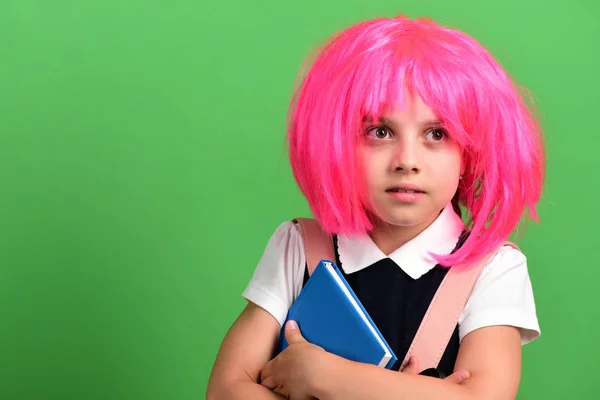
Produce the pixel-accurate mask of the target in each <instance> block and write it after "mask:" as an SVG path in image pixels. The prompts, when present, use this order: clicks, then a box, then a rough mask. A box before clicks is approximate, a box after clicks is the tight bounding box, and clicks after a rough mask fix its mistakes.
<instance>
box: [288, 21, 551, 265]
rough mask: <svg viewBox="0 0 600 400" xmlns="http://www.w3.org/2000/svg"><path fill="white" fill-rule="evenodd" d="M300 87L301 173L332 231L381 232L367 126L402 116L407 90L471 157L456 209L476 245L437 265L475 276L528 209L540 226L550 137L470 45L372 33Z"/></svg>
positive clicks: (450, 37) (404, 30)
mask: <svg viewBox="0 0 600 400" xmlns="http://www.w3.org/2000/svg"><path fill="white" fill-rule="evenodd" d="M302 78H303V79H302ZM299 83H300V84H299V87H298V89H297V91H296V92H295V93H294V96H293V98H292V102H291V105H290V110H289V116H288V140H289V156H290V162H291V167H292V172H293V174H294V177H295V179H296V181H297V183H298V186H299V188H300V190H301V191H302V193H303V194H304V196H305V197H306V199H307V201H308V203H309V205H310V207H311V210H312V212H313V214H314V216H315V218H316V219H317V220H318V221H319V222H320V224H321V225H322V226H323V228H324V229H325V230H326V231H328V232H330V233H337V234H348V235H352V234H363V233H366V232H368V231H369V230H370V229H371V228H372V220H370V217H369V213H368V211H367V209H368V207H367V205H368V202H369V199H368V198H367V195H366V188H365V184H364V179H363V177H362V173H361V168H360V166H359V165H358V163H357V146H358V143H359V142H358V138H359V134H360V127H361V125H362V119H363V117H364V116H366V115H372V116H379V115H381V114H382V113H383V112H384V111H385V109H386V107H395V106H399V105H400V106H401V104H402V94H403V92H404V90H403V89H404V88H409V89H410V90H412V91H414V92H415V93H416V94H417V95H418V96H420V97H421V99H422V100H423V102H424V103H425V104H427V105H428V106H429V107H430V108H431V109H432V110H433V111H434V113H435V114H436V115H437V116H438V117H439V118H440V119H441V120H442V121H444V123H445V126H446V128H447V129H448V131H449V133H450V135H451V137H452V138H453V140H455V141H456V142H457V143H458V144H459V145H460V146H461V147H462V149H463V151H464V154H465V160H464V161H465V163H466V164H465V165H466V171H465V174H464V175H463V179H462V180H461V183H460V185H459V188H458V192H457V193H458V197H457V200H458V201H459V202H460V204H461V205H462V206H463V207H464V208H466V210H467V211H468V214H469V218H468V221H467V228H468V229H469V231H470V233H471V234H470V236H469V238H468V240H467V241H466V242H465V243H464V245H463V246H462V247H461V248H460V250H458V251H457V252H455V253H453V254H451V255H434V257H435V258H436V260H437V261H438V262H440V263H441V264H442V265H446V266H449V265H455V266H459V267H462V266H468V265H471V264H472V263H473V262H475V261H477V260H479V259H481V258H482V257H484V256H486V255H488V254H490V253H491V252H492V251H493V250H494V249H496V248H497V246H498V245H499V244H501V242H502V241H504V240H506V238H507V237H508V236H509V235H510V234H511V233H512V232H513V230H514V229H515V228H516V227H517V225H518V224H519V222H520V220H521V217H522V216H523V212H524V211H525V208H526V207H527V208H528V210H529V216H530V217H531V218H533V219H534V220H536V221H537V213H536V204H537V202H538V200H539V198H540V195H541V191H542V186H543V180H544V174H545V154H544V145H543V141H542V136H541V132H540V129H539V126H538V124H537V121H536V119H535V118H534V113H533V111H532V110H530V108H529V107H528V105H527V103H526V102H525V101H524V94H525V93H523V95H522V94H521V93H520V91H519V88H518V87H517V86H516V85H515V84H514V83H513V82H512V81H511V79H510V78H509V77H508V76H507V73H506V72H505V71H504V70H503V69H502V68H501V66H500V65H499V64H498V63H497V62H496V60H495V59H494V58H493V57H492V55H490V53H489V52H488V51H486V50H485V49H484V48H483V47H482V46H481V45H480V44H479V43H478V42H477V41H475V40H474V39H472V38H471V37H469V36H467V35H466V34H464V33H462V32H459V31H457V30H453V29H448V28H445V27H442V26H439V25H437V24H435V23H434V22H432V21H431V20H429V19H426V20H423V19H417V20H411V19H408V18H405V17H403V16H400V17H398V18H380V19H374V20H370V21H364V22H361V23H358V24H356V25H354V26H351V27H349V28H348V29H347V30H345V31H343V32H341V33H339V34H338V35H336V36H335V37H334V38H333V39H332V40H331V41H330V42H329V43H328V44H326V45H325V47H324V48H323V49H322V50H321V51H320V52H319V53H318V54H317V55H316V57H315V58H314V60H313V61H312V66H311V67H310V68H309V69H308V71H307V72H306V74H301V75H300V80H299ZM532 108H533V107H532Z"/></svg>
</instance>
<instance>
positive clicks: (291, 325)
mask: <svg viewBox="0 0 600 400" xmlns="http://www.w3.org/2000/svg"><path fill="white" fill-rule="evenodd" d="M287 326H288V328H290V329H298V324H297V323H296V321H288V323H287Z"/></svg>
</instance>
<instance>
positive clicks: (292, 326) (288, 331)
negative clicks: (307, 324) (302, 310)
mask: <svg viewBox="0 0 600 400" xmlns="http://www.w3.org/2000/svg"><path fill="white" fill-rule="evenodd" d="M285 339H286V340H287V342H288V344H295V343H303V342H306V339H304V337H303V336H302V334H301V333H300V329H299V328H298V324H297V323H296V321H288V323H287V324H285Z"/></svg>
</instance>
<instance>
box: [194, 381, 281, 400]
mask: <svg viewBox="0 0 600 400" xmlns="http://www.w3.org/2000/svg"><path fill="white" fill-rule="evenodd" d="M283 398H284V397H282V396H279V395H278V394H276V393H274V392H273V391H271V390H269V389H267V388H266V387H264V386H262V385H260V384H258V383H256V382H253V381H251V380H249V379H247V380H246V379H238V380H235V381H232V382H224V383H223V384H221V385H218V387H217V386H216V385H215V387H214V389H209V391H208V393H207V396H206V399H207V400H281V399H283Z"/></svg>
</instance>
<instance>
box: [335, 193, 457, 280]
mask: <svg viewBox="0 0 600 400" xmlns="http://www.w3.org/2000/svg"><path fill="white" fill-rule="evenodd" d="M463 230H464V223H463V221H462V220H461V218H460V217H459V216H458V215H457V214H456V212H455V211H454V209H453V208H452V204H448V205H447V206H446V207H444V209H443V210H442V212H441V213H440V215H439V216H438V217H437V218H436V219H435V221H433V223H432V224H431V225H429V226H428V227H427V228H426V229H425V230H424V231H423V232H421V233H420V234H419V235H418V236H416V237H415V238H414V239H412V240H410V241H408V242H407V243H405V244H404V245H402V246H400V247H399V248H397V249H396V250H394V251H393V252H392V253H391V254H390V255H389V256H386V255H385V254H384V253H383V252H382V251H381V250H380V249H379V248H378V247H377V245H376V244H375V243H374V242H373V241H372V240H371V238H370V237H369V236H368V235H366V234H365V235H360V236H354V237H348V236H346V235H339V236H338V252H339V256H340V261H341V264H342V268H343V270H344V271H345V272H346V273H347V274H351V273H353V272H357V271H360V270H361V269H364V268H366V267H368V266H370V265H372V264H374V263H376V262H378V261H380V260H382V259H384V258H386V257H387V258H390V259H391V260H392V261H394V263H396V264H397V265H398V266H399V267H400V268H402V270H404V272H406V273H407V274H408V275H409V276H410V277H411V278H412V279H418V278H420V277H421V276H422V275H424V274H426V273H427V272H428V271H430V270H431V269H432V268H433V267H435V265H436V262H435V260H434V259H433V258H431V256H430V255H429V253H434V254H450V252H451V251H452V250H454V247H455V246H456V244H457V242H458V239H459V237H460V234H461V233H462V231H463Z"/></svg>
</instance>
